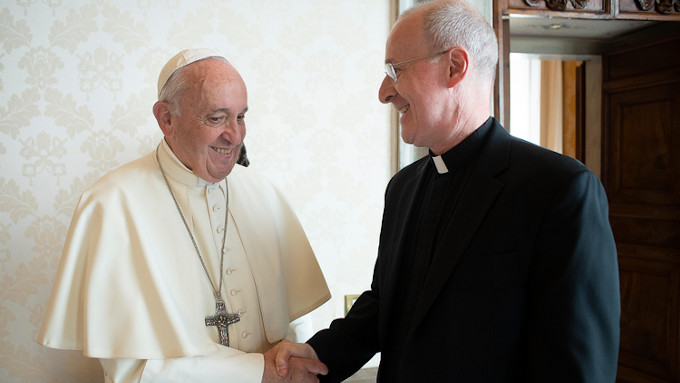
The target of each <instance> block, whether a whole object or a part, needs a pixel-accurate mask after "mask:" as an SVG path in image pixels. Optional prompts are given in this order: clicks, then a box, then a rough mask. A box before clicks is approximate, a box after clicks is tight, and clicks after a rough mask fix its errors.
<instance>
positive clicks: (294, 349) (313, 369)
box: [262, 340, 328, 383]
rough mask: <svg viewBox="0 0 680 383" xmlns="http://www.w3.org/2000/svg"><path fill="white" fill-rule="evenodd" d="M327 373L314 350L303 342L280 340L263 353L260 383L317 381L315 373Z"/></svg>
mask: <svg viewBox="0 0 680 383" xmlns="http://www.w3.org/2000/svg"><path fill="white" fill-rule="evenodd" d="M326 374H328V368H327V367H326V365H325V364H323V363H321V361H319V357H318V356H317V355H316V351H314V349H313V348H312V347H311V346H310V345H308V344H305V343H292V342H289V341H287V340H282V341H281V342H280V343H279V344H277V345H276V346H275V347H274V348H272V349H271V350H269V351H267V352H265V353H264V375H263V376H262V383H274V382H304V383H306V382H314V383H316V382H318V381H319V378H318V377H317V375H326Z"/></svg>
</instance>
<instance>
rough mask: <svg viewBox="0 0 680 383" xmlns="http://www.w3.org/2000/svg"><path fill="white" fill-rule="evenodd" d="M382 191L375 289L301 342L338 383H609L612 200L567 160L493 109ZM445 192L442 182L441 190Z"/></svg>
mask: <svg viewBox="0 0 680 383" xmlns="http://www.w3.org/2000/svg"><path fill="white" fill-rule="evenodd" d="M442 158H443V159H444V162H445V163H446V167H447V168H448V170H449V173H444V174H439V173H438V171H437V170H436V169H435V166H434V164H433V159H432V156H431V155H430V156H426V157H424V158H423V159H421V160H419V161H416V162H415V163H413V164H412V165H410V166H408V167H406V168H404V169H403V170H402V171H400V172H399V173H397V174H396V175H395V176H394V177H393V179H392V180H391V181H390V183H389V185H388V187H387V191H386V194H385V211H384V215H383V223H382V231H381V234H380V245H379V249H378V257H377V261H376V265H375V270H374V275H373V282H372V284H371V289H370V290H369V291H366V292H364V293H363V294H362V295H361V296H360V297H359V299H357V301H356V303H355V304H354V306H353V307H352V309H351V310H350V312H349V313H348V315H347V317H346V318H344V319H338V320H335V321H333V323H332V324H331V326H330V328H329V329H327V330H322V331H320V332H319V333H317V334H316V335H315V336H314V337H312V339H310V340H309V342H308V343H309V344H311V345H312V347H313V348H314V349H315V350H316V352H317V354H318V355H319V358H320V359H321V361H322V362H324V363H326V364H327V365H328V367H329V370H330V373H329V375H328V376H327V377H324V378H323V379H322V381H341V380H342V379H344V378H346V377H347V376H349V375H351V374H352V373H353V372H354V371H356V370H357V369H359V368H360V367H361V366H362V365H363V364H364V363H366V362H367V361H368V360H369V359H370V358H371V357H372V356H373V355H374V354H375V353H376V352H381V362H380V368H379V372H378V381H379V382H474V383H480V382H522V383H525V382H551V383H554V382H568V383H576V382H614V380H615V376H616V365H617V357H618V345H619V316H620V295H619V283H618V266H617V257H616V249H615V245H614V239H613V236H612V232H611V228H610V226H609V221H608V204H607V199H606V196H605V192H604V189H603V188H602V185H601V183H600V181H599V180H598V178H597V177H596V176H595V175H594V174H593V173H592V172H590V171H589V170H588V169H587V168H586V167H585V166H583V165H582V164H581V163H579V162H578V161H576V160H573V159H571V158H568V157H565V156H562V155H558V154H555V153H553V152H550V151H548V150H546V149H543V148H540V147H538V146H535V145H532V144H529V143H527V142H524V141H522V140H519V139H517V138H514V137H512V136H510V135H509V134H508V133H507V132H506V131H505V130H504V129H503V128H502V126H500V124H499V123H498V122H497V121H496V120H495V119H493V118H490V119H489V120H488V121H487V122H486V123H485V124H484V125H483V126H482V127H481V128H479V129H478V130H477V131H475V132H474V133H473V134H472V135H471V136H470V137H468V138H466V139H465V140H464V141H463V142H462V143H461V144H459V145H457V146H456V147H454V148H453V149H451V151H449V152H447V153H445V154H444V155H442ZM442 191H443V192H442Z"/></svg>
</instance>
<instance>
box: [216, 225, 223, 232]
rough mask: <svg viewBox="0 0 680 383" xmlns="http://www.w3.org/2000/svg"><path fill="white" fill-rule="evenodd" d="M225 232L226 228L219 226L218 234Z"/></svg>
mask: <svg viewBox="0 0 680 383" xmlns="http://www.w3.org/2000/svg"><path fill="white" fill-rule="evenodd" d="M223 230H224V226H222V225H219V226H217V232H218V233H221V232H222V231H223Z"/></svg>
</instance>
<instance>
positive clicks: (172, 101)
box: [158, 67, 187, 116]
mask: <svg viewBox="0 0 680 383" xmlns="http://www.w3.org/2000/svg"><path fill="white" fill-rule="evenodd" d="M183 69H184V67H181V68H179V69H177V70H175V72H174V73H173V74H172V75H170V78H169V79H168V81H167V82H166V83H165V85H164V86H163V89H161V93H160V94H159V95H158V100H159V101H165V102H167V103H168V109H169V110H170V113H171V114H172V115H174V116H179V115H180V114H181V113H182V107H181V106H180V100H181V99H182V96H183V95H184V91H185V90H186V88H187V81H186V76H185V75H184V71H183Z"/></svg>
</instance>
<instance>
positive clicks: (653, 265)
mask: <svg viewBox="0 0 680 383" xmlns="http://www.w3.org/2000/svg"><path fill="white" fill-rule="evenodd" d="M678 44H680V35H677V34H676V35H675V36H674V37H669V36H661V37H660V38H658V39H657V40H654V39H652V40H650V41H647V42H645V43H640V44H638V45H637V46H635V47H630V46H629V47H626V48H625V49H620V50H619V51H618V52H613V53H610V54H606V55H604V56H603V72H604V84H603V90H604V112H605V113H604V117H605V119H604V123H605V126H604V127H605V129H604V131H605V137H604V167H603V181H604V184H605V188H606V190H607V195H608V197H609V206H610V222H611V225H612V230H613V231H614V238H615V239H616V243H617V249H618V252H619V268H620V277H621V304H622V316H621V348H620V353H619V373H618V380H617V381H618V382H636V383H639V382H680V92H679V91H678V90H679V89H680V70H678V68H680V55H678V54H677V53H675V52H674V51H675V50H672V49H669V47H671V46H680V45H678Z"/></svg>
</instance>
